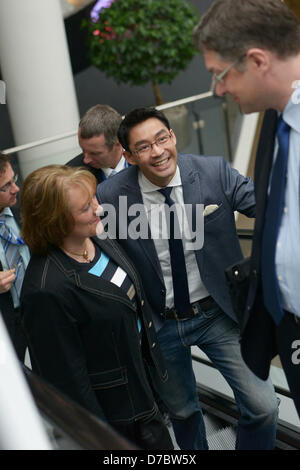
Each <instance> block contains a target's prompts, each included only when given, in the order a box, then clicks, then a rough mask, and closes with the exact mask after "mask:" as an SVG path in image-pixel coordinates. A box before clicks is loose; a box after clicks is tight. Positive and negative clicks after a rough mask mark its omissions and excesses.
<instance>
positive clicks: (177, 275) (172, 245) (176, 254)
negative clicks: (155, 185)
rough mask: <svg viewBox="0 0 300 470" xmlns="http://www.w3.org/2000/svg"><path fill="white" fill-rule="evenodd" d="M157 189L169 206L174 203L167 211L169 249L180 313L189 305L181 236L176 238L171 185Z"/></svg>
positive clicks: (178, 230) (176, 221) (176, 222)
mask: <svg viewBox="0 0 300 470" xmlns="http://www.w3.org/2000/svg"><path fill="white" fill-rule="evenodd" d="M158 191H159V192H160V193H161V194H162V195H163V196H165V198H166V203H167V204H168V206H169V207H172V206H173V205H174V208H173V209H172V210H170V212H169V213H170V230H169V249H170V258H171V269H172V278H173V291H174V308H175V309H176V310H177V311H178V312H179V313H180V314H184V313H185V312H187V311H188V309H189V307H190V296H189V286H188V279H187V274H186V266H185V258H184V251H183V245H182V240H181V238H176V235H177V236H179V234H180V228H179V220H178V217H177V213H176V206H175V202H174V201H173V199H171V197H170V194H171V191H172V187H167V188H163V189H159V190H158ZM167 220H168V218H167Z"/></svg>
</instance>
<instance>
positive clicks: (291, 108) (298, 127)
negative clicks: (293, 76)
mask: <svg viewBox="0 0 300 470" xmlns="http://www.w3.org/2000/svg"><path fill="white" fill-rule="evenodd" d="M299 96H300V81H299V84H298V86H297V88H296V89H295V91H294V92H293V94H292V96H291V98H290V100H289V102H288V104H287V105H286V107H285V108H284V110H283V113H282V117H283V119H284V121H285V122H286V123H287V124H288V125H289V126H290V127H291V128H292V129H294V130H295V131H296V132H298V133H299V134H300V119H299V106H300V103H299Z"/></svg>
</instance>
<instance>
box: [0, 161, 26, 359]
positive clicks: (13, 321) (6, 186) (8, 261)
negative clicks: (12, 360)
mask: <svg viewBox="0 0 300 470" xmlns="http://www.w3.org/2000/svg"><path fill="white" fill-rule="evenodd" d="M17 179H18V177H17V175H16V174H15V173H14V171H13V169H12V167H11V165H10V163H9V158H8V157H7V156H6V155H4V154H2V153H1V152H0V309H1V313H2V316H3V318H4V321H5V324H6V327H7V329H8V332H9V334H10V337H11V340H12V343H13V344H14V347H15V350H16V353H17V355H18V358H19V359H20V360H21V361H23V360H24V355H25V349H26V347H25V340H24V337H23V334H22V332H21V328H20V317H19V307H20V292H21V287H22V282H23V277H24V273H25V269H26V267H27V264H28V262H29V258H30V254H29V250H28V247H27V246H26V245H25V244H24V242H23V240H22V239H21V237H20V230H19V227H18V224H17V222H16V220H15V218H14V215H13V213H12V210H11V208H13V207H14V206H15V205H16V203H17V195H18V192H19V187H18V186H17V185H16V182H17Z"/></svg>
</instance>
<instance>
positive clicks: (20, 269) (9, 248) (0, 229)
mask: <svg viewBox="0 0 300 470" xmlns="http://www.w3.org/2000/svg"><path fill="white" fill-rule="evenodd" d="M0 237H1V238H2V240H3V241H4V243H3V250H4V253H5V257H6V261H7V264H8V267H9V269H13V268H15V276H16V277H15V280H14V285H15V288H16V291H17V294H18V296H19V297H20V293H21V287H22V283H23V279H24V274H25V267H24V263H23V258H22V256H21V253H20V246H22V245H24V241H23V240H22V238H21V237H18V238H17V237H16V236H15V235H14V234H13V232H12V230H11V229H10V228H9V227H8V226H7V225H6V223H5V221H3V220H0Z"/></svg>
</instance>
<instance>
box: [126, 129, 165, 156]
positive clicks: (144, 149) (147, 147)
mask: <svg viewBox="0 0 300 470" xmlns="http://www.w3.org/2000/svg"><path fill="white" fill-rule="evenodd" d="M171 137H172V135H171V134H164V135H161V136H160V137H158V138H157V139H155V140H154V141H153V142H152V143H151V144H150V143H149V144H143V145H141V146H139V147H138V148H137V149H136V150H133V151H132V152H131V153H132V154H136V155H140V156H142V157H148V156H149V155H150V153H151V151H152V148H153V145H156V146H157V147H163V146H164V145H166V144H168V143H169V140H170V139H171Z"/></svg>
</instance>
